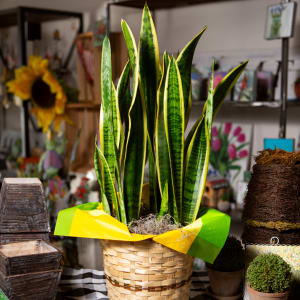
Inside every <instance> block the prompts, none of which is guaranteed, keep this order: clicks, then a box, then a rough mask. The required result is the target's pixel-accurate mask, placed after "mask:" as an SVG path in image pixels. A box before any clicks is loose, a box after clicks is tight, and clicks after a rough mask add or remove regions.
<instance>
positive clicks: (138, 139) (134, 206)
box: [123, 91, 147, 222]
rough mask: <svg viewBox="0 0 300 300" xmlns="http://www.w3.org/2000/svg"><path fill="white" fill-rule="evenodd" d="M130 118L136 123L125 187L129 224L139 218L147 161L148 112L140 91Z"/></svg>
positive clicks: (126, 165) (126, 169)
mask: <svg viewBox="0 0 300 300" xmlns="http://www.w3.org/2000/svg"><path fill="white" fill-rule="evenodd" d="M130 118H131V119H132V120H134V122H132V126H131V133H130V135H129V137H128V141H127V154H126V157H125V165H124V186H123V189H124V201H125V207H126V213H127V221H128V222H130V221H132V219H138V217H139V212H140V208H141V197H142V186H143V179H144V167H145V161H146V143H147V122H146V111H145V108H144V107H143V103H142V99H141V97H140V93H139V91H138V93H137V96H136V99H135V102H134V106H133V108H132V109H131V111H130Z"/></svg>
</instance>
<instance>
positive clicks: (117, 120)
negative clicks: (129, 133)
mask: <svg viewBox="0 0 300 300" xmlns="http://www.w3.org/2000/svg"><path fill="white" fill-rule="evenodd" d="M111 100H112V103H111V105H112V119H113V133H114V141H115V145H116V147H117V149H119V146H120V139H121V130H122V124H121V116H120V110H119V102H118V99H117V92H116V89H115V86H114V83H113V82H111Z"/></svg>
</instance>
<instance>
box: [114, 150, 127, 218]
mask: <svg viewBox="0 0 300 300" xmlns="http://www.w3.org/2000/svg"><path fill="white" fill-rule="evenodd" d="M116 151H117V149H116ZM116 178H117V184H118V195H119V199H118V200H119V208H120V218H121V221H122V223H124V224H127V217H126V208H125V201H124V193H123V186H122V182H121V170H120V166H119V164H116Z"/></svg>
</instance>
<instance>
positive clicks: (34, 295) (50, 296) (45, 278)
mask: <svg viewBox="0 0 300 300" xmlns="http://www.w3.org/2000/svg"><path fill="white" fill-rule="evenodd" d="M60 275H61V270H51V271H45V272H37V273H27V274H21V275H12V276H5V275H4V274H3V273H2V272H0V288H1V289H2V291H3V292H4V293H5V295H6V296H7V297H8V298H9V299H10V300H25V299H26V300H54V299H55V296H56V292H57V286H58V283H59V280H60Z"/></svg>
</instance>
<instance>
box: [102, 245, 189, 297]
mask: <svg viewBox="0 0 300 300" xmlns="http://www.w3.org/2000/svg"><path fill="white" fill-rule="evenodd" d="M101 244H102V247H103V262H104V271H105V276H106V285H107V290H108V296H109V297H110V299H115V300H117V299H122V300H125V299H130V300H135V299H140V300H143V299H149V300H150V299H156V300H167V299H176V300H188V299H189V293H190V281H191V275H192V270H193V258H192V257H191V256H189V255H185V254H182V253H179V252H176V251H174V250H172V249H169V248H167V247H165V246H163V245H161V244H158V243H155V242H154V241H152V240H145V241H141V242H120V241H108V240H102V241H101Z"/></svg>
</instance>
